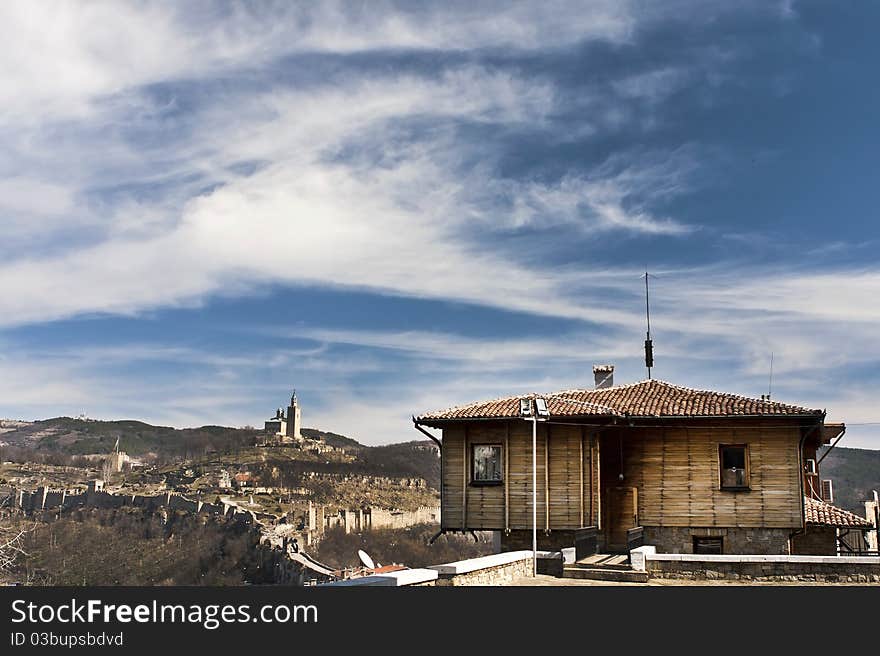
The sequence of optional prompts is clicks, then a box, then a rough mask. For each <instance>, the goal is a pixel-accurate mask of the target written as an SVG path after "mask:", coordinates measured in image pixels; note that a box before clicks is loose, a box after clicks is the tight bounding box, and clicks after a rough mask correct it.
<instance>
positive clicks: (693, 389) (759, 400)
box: [641, 378, 811, 410]
mask: <svg viewBox="0 0 880 656" xmlns="http://www.w3.org/2000/svg"><path fill="white" fill-rule="evenodd" d="M649 381H653V382H657V383H663V384H664V385H668V386H669V387H674V388H675V389H680V390H684V391H687V392H701V393H703V394H717V395H719V396H728V397H732V398H735V399H743V400H745V401H754V402H755V403H768V404H771V405H784V406H787V407H789V408H798V409H799V410H811V408H807V407H805V406H802V405H795V404H794V403H786V402H784V401H774V400H773V399H762V398H758V397H756V396H746V395H745V394H735V393H734V392H719V391H717V390H708V389H699V388H697V387H688V386H687V385H678V384H676V383H670V382H669V381H667V380H662V379H660V378H648V379H646V380H644V381H641V382H649Z"/></svg>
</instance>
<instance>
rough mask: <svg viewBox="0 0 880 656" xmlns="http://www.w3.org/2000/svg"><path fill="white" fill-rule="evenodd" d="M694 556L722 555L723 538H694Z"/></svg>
mask: <svg viewBox="0 0 880 656" xmlns="http://www.w3.org/2000/svg"><path fill="white" fill-rule="evenodd" d="M694 553H695V554H721V553H724V538H694Z"/></svg>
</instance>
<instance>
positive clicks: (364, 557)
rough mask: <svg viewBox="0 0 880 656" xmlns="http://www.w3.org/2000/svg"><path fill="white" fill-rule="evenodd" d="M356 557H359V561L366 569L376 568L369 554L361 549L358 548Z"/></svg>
mask: <svg viewBox="0 0 880 656" xmlns="http://www.w3.org/2000/svg"><path fill="white" fill-rule="evenodd" d="M358 558H360V559H361V562H362V563H363V564H364V567H366V568H367V569H376V564H375V563H374V562H373V559H372V558H370V554H368V553H367V552H366V551H364V550H363V549H358Z"/></svg>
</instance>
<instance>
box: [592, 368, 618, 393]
mask: <svg viewBox="0 0 880 656" xmlns="http://www.w3.org/2000/svg"><path fill="white" fill-rule="evenodd" d="M593 377H594V378H595V380H596V389H603V388H605V387H611V386H613V385H614V365H613V364H594V365H593Z"/></svg>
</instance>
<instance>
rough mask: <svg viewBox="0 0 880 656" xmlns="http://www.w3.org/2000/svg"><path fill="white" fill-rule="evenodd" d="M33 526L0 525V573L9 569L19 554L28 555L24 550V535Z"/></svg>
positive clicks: (32, 528) (31, 529)
mask: <svg viewBox="0 0 880 656" xmlns="http://www.w3.org/2000/svg"><path fill="white" fill-rule="evenodd" d="M34 528H35V527H30V528H17V527H10V526H0V573H4V572H8V571H10V570H11V569H12V566H13V565H15V561H16V560H17V559H18V558H19V556H27V555H28V554H27V552H26V551H25V550H24V536H25V535H27V534H28V533H29V532H31V531H33V530H34Z"/></svg>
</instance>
